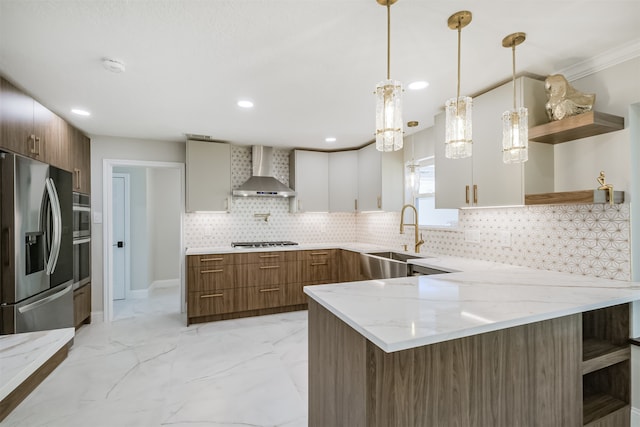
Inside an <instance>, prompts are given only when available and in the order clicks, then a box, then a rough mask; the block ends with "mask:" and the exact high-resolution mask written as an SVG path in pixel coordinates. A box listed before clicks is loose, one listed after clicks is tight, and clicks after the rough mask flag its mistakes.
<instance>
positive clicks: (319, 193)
mask: <svg viewBox="0 0 640 427" xmlns="http://www.w3.org/2000/svg"><path fill="white" fill-rule="evenodd" d="M289 184H290V185H291V188H293V189H294V190H295V191H296V193H297V195H296V197H295V198H294V199H293V200H292V202H291V212H328V211H329V153H323V152H318V151H305V150H293V152H292V153H291V155H290V156H289Z"/></svg>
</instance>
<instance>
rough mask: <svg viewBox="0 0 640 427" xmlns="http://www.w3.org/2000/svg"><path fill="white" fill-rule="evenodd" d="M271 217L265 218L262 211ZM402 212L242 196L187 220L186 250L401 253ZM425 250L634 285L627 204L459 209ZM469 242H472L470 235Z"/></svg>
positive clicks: (240, 154)
mask: <svg viewBox="0 0 640 427" xmlns="http://www.w3.org/2000/svg"><path fill="white" fill-rule="evenodd" d="M273 156H274V159H273V160H274V175H275V176H276V177H277V178H278V179H279V180H280V181H282V182H284V183H285V184H288V183H289V151H287V150H278V149H275V150H274V153H273ZM231 157H232V186H233V187H234V188H236V187H238V186H239V185H241V184H242V183H244V182H245V181H246V180H247V179H248V178H249V177H250V176H251V148H250V147H240V146H233V147H232V151H231ZM266 213H269V214H270V215H269V220H268V221H264V219H262V218H260V217H255V214H266ZM399 224H400V213H398V212H380V213H364V214H354V213H308V214H305V213H302V214H292V213H289V201H288V200H286V199H275V198H273V199H272V198H251V197H249V198H235V199H234V200H233V204H232V207H231V210H230V212H229V213H197V214H186V216H185V230H184V237H185V244H186V246H187V247H192V248H195V247H219V246H229V245H230V244H231V242H233V241H256V240H258V241H260V240H292V241H295V242H298V243H302V244H305V243H339V242H361V243H371V244H377V245H381V246H387V247H389V248H392V249H397V250H401V249H402V248H403V245H405V244H406V245H408V247H409V249H411V248H412V246H413V229H412V228H411V227H407V228H406V230H405V234H404V235H401V234H399V229H398V227H399ZM422 232H423V234H424V240H425V242H426V243H425V245H424V246H423V248H422V251H423V252H432V253H437V254H443V255H452V256H459V257H464V258H473V259H481V260H487V261H496V262H502V263H506V264H512V265H520V266H526V267H531V268H537V269H543V270H551V271H562V272H569V273H574V274H582V275H588V276H597V277H607V278H611V279H619V280H629V279H630V277H631V249H630V242H629V239H630V210H629V205H628V204H621V205H615V206H609V205H562V206H526V207H514V208H495V209H464V210H460V215H459V223H458V227H457V228H455V229H444V228H428V229H426V230H423V231H422ZM465 237H466V238H465Z"/></svg>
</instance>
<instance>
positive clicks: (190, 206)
mask: <svg viewBox="0 0 640 427" xmlns="http://www.w3.org/2000/svg"><path fill="white" fill-rule="evenodd" d="M186 157H187V158H186V162H187V168H186V169H187V170H186V172H187V177H186V181H187V182H186V186H187V212H196V211H205V212H216V211H228V210H229V200H230V198H231V146H230V145H229V144H225V143H218V142H207V141H194V140H188V141H187V156H186Z"/></svg>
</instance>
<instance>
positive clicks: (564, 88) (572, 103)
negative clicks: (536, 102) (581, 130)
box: [544, 74, 596, 121]
mask: <svg viewBox="0 0 640 427" xmlns="http://www.w3.org/2000/svg"><path fill="white" fill-rule="evenodd" d="M544 88H545V90H546V92H547V103H546V104H545V108H546V110H547V116H549V120H550V121H554V120H562V119H564V118H565V117H570V116H575V115H577V114H582V113H586V112H588V111H591V110H592V109H593V103H594V102H595V100H596V95H595V94H594V93H582V92H580V91H579V90H577V89H574V88H573V87H572V86H571V85H570V84H569V82H568V81H567V79H565V78H564V76H563V75H562V74H554V75H552V76H549V77H547V78H546V80H545V81H544Z"/></svg>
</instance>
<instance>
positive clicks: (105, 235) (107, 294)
mask: <svg viewBox="0 0 640 427" xmlns="http://www.w3.org/2000/svg"><path fill="white" fill-rule="evenodd" d="M118 166H124V167H127V166H140V167H146V168H169V169H177V170H178V174H179V176H180V194H179V195H180V207H181V208H180V239H179V240H180V242H179V245H180V248H181V252H182V254H181V255H182V256H181V257H180V260H179V261H180V263H179V265H180V312H181V313H184V312H185V311H186V303H185V277H184V276H185V267H184V262H185V257H184V255H185V249H184V217H185V194H184V193H185V166H184V163H178V162H154V161H144V160H123V159H103V161H102V206H103V228H102V254H103V257H102V283H103V284H104V290H103V295H102V298H103V299H102V301H103V307H104V313H103V314H104V321H105V322H111V320H112V319H113V277H112V274H111V270H112V268H113V258H112V257H111V251H110V248H111V245H113V239H112V233H111V230H112V228H113V218H112V215H111V209H112V206H113V186H112V182H111V177H112V175H113V168H114V167H118Z"/></svg>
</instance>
